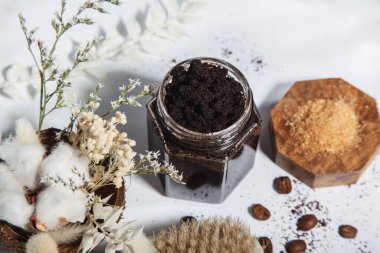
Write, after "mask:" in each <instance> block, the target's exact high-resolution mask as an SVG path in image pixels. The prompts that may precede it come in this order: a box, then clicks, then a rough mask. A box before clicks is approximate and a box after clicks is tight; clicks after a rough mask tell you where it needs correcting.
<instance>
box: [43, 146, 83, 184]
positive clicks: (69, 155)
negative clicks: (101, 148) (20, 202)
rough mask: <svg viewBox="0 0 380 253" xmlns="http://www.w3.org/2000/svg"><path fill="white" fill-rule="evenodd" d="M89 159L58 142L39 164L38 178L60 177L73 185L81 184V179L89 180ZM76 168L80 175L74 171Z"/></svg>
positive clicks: (76, 150)
mask: <svg viewBox="0 0 380 253" xmlns="http://www.w3.org/2000/svg"><path fill="white" fill-rule="evenodd" d="M89 163H90V160H89V159H88V158H87V157H85V156H83V155H82V154H81V152H80V151H79V150H78V149H75V148H73V147H72V146H70V145H68V144H66V143H60V144H59V145H58V146H57V148H55V149H54V150H53V152H52V153H51V154H50V155H49V156H48V157H46V158H45V160H44V161H43V162H42V165H41V172H40V178H41V179H43V178H47V177H51V178H60V179H61V180H63V181H64V182H65V183H68V184H69V183H71V184H72V185H73V186H82V185H83V179H82V178H81V177H82V176H83V177H84V179H85V180H89V178H90V176H89V169H88V165H89ZM74 170H77V171H78V172H79V173H80V176H79V175H77V174H76V173H74Z"/></svg>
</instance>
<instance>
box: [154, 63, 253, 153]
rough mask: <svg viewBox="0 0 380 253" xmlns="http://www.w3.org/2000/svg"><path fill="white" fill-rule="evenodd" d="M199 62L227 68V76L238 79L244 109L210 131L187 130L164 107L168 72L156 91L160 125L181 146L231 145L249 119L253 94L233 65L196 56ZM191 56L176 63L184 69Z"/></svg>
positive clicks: (217, 147)
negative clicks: (219, 127)
mask: <svg viewBox="0 0 380 253" xmlns="http://www.w3.org/2000/svg"><path fill="white" fill-rule="evenodd" d="M197 59H200V60H201V61H202V62H206V63H208V64H214V65H218V66H221V67H224V68H226V69H228V75H229V76H230V77H232V78H234V79H235V80H236V81H238V82H239V83H240V84H241V86H242V88H243V96H244V99H245V105H244V110H243V112H242V114H241V116H240V117H239V118H238V119H237V121H236V122H234V123H233V124H232V125H230V126H229V127H227V128H225V129H223V130H220V131H217V132H212V133H200V132H195V131H192V130H189V129H187V128H185V127H183V126H182V125H179V124H178V123H177V122H176V121H175V120H174V119H173V118H172V117H171V116H170V115H169V113H168V111H167V109H166V106H165V95H166V93H165V92H166V90H165V87H166V85H167V84H169V83H170V82H171V81H172V76H171V71H169V72H168V74H167V75H166V76H165V78H164V80H163V82H162V84H161V86H160V88H159V90H158V93H157V111H158V114H159V115H160V118H161V119H162V124H163V126H164V127H165V128H166V130H167V132H168V134H169V135H170V136H171V137H172V138H173V139H175V140H176V141H178V142H180V143H182V144H183V145H184V146H186V147H188V148H191V149H197V150H208V151H213V150H215V151H216V150H224V149H228V148H229V147H230V146H231V145H233V144H234V143H235V141H236V139H237V138H238V137H239V135H240V133H241V131H242V130H243V129H244V127H245V126H246V124H247V122H248V121H249V119H250V117H251V114H252V110H253V109H252V108H253V95H252V91H251V89H250V87H249V84H248V82H247V80H246V79H245V77H244V76H243V74H242V73H241V72H240V71H239V70H238V69H236V68H235V67H234V66H233V65H231V64H229V63H227V62H225V61H222V60H218V59H213V58H197ZM192 60H194V59H190V60H186V61H184V62H181V63H179V64H178V65H182V66H183V67H185V68H186V66H188V65H189V64H190V62H191V61H192Z"/></svg>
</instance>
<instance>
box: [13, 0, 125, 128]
mask: <svg viewBox="0 0 380 253" xmlns="http://www.w3.org/2000/svg"><path fill="white" fill-rule="evenodd" d="M103 2H109V3H111V4H114V5H118V4H119V1H106V0H87V1H85V2H84V3H83V4H82V5H80V7H79V8H78V11H77V12H76V14H74V15H73V16H72V17H70V18H68V19H67V20H68V21H66V19H64V14H65V11H66V1H65V0H62V1H61V8H60V11H58V12H56V13H55V17H54V18H53V20H52V21H51V26H52V28H53V29H54V31H55V40H54V42H53V44H52V45H51V46H50V47H48V46H46V45H45V43H44V42H43V41H42V40H39V39H36V37H35V34H36V31H37V29H36V28H34V29H32V30H28V29H27V27H26V22H25V18H24V17H23V16H22V15H21V14H20V15H19V21H20V24H21V28H22V31H23V32H24V35H25V39H26V41H27V46H28V50H29V52H30V54H31V55H32V57H33V60H34V63H35V67H36V68H37V70H38V74H39V79H40V85H39V86H40V107H39V108H40V113H39V121H38V131H41V129H42V125H43V121H44V118H45V117H46V116H47V115H48V114H49V113H51V112H52V111H54V110H56V109H60V108H63V107H65V104H64V100H63V93H64V90H65V89H66V88H69V87H71V82H70V81H69V80H68V78H69V77H70V74H71V72H72V71H73V70H74V69H75V68H76V67H77V66H78V65H79V64H80V63H82V62H86V61H88V54H89V51H90V50H91V48H92V47H93V46H94V45H95V40H92V41H89V42H87V43H86V45H85V47H84V48H82V49H79V50H78V52H77V54H76V57H75V59H74V62H73V63H72V64H71V66H70V67H68V68H66V69H65V70H60V69H59V67H58V66H57V64H56V60H55V58H56V56H55V55H54V54H55V51H56V47H57V44H58V43H59V41H60V38H61V37H62V36H63V35H64V34H65V33H66V32H67V31H68V30H70V29H72V28H73V27H75V26H77V25H80V24H84V25H91V24H93V21H92V19H91V18H89V17H86V16H83V13H84V12H85V11H86V10H95V11H97V12H99V13H105V12H106V10H105V9H104V7H103V5H102V3H103ZM35 49H37V50H35ZM35 51H37V52H35ZM50 82H53V83H55V88H54V89H53V91H52V92H48V87H47V85H48V84H49V83H50ZM53 98H55V99H56V102H55V104H54V105H53V106H52V108H51V109H50V110H49V111H47V110H48V109H47V107H48V104H49V101H50V100H51V99H53Z"/></svg>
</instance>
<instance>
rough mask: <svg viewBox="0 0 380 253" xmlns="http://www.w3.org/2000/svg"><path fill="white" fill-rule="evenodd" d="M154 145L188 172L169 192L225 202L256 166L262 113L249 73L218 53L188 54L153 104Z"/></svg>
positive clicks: (151, 140) (150, 111)
mask: <svg viewBox="0 0 380 253" xmlns="http://www.w3.org/2000/svg"><path fill="white" fill-rule="evenodd" d="M147 108H148V129H149V145H150V148H151V149H154V150H161V154H162V159H163V160H164V161H165V162H168V163H172V164H173V165H174V166H175V167H176V169H178V170H179V171H180V172H182V173H183V176H184V182H185V183H186V185H178V184H173V183H171V182H170V181H169V180H167V179H165V192H166V194H167V195H168V196H171V197H177V198H183V199H190V200H198V201H204V202H213V203H219V202H222V201H223V200H224V199H225V197H226V196H227V195H228V194H229V193H230V192H231V191H232V190H233V188H235V186H236V185H237V184H238V183H239V182H240V180H241V179H242V178H243V177H244V176H245V174H246V173H247V172H248V171H249V170H250V169H251V168H252V166H253V163H254V157H255V153H256V148H257V143H258V139H259V135H260V129H261V117H260V115H259V112H258V110H257V107H256V105H255V103H254V101H253V96H252V91H251V89H250V87H249V84H248V82H247V80H246V79H245V77H244V76H243V74H242V73H241V72H240V71H239V70H238V69H236V68H235V67H234V66H232V65H231V64H229V63H227V62H225V61H222V60H218V59H213V58H196V59H190V60H186V61H184V62H181V63H179V64H178V65H176V66H175V67H174V68H172V69H171V70H170V71H169V72H168V74H167V75H166V76H165V78H164V80H163V82H162V85H161V86H160V89H159V90H158V93H157V95H156V97H154V98H153V99H152V100H151V101H150V102H149V103H148V105H147Z"/></svg>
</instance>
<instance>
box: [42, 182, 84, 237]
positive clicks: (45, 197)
mask: <svg viewBox="0 0 380 253" xmlns="http://www.w3.org/2000/svg"><path fill="white" fill-rule="evenodd" d="M86 204H87V197H86V194H85V193H84V192H82V191H79V190H78V191H72V190H71V189H70V188H68V187H65V186H63V185H61V184H54V185H51V186H49V187H47V188H46V189H45V190H43V191H42V192H41V193H40V194H39V195H38V197H37V203H36V218H37V220H38V222H39V223H41V224H43V226H45V227H46V228H47V229H48V230H54V229H55V228H58V227H60V226H62V225H65V224H67V223H68V222H72V223H75V222H83V221H84V219H85V215H86Z"/></svg>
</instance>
